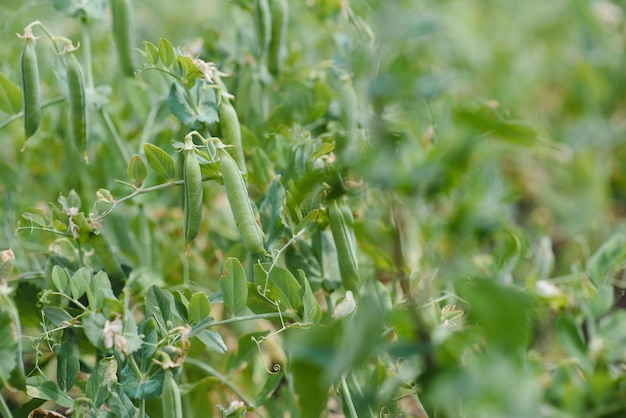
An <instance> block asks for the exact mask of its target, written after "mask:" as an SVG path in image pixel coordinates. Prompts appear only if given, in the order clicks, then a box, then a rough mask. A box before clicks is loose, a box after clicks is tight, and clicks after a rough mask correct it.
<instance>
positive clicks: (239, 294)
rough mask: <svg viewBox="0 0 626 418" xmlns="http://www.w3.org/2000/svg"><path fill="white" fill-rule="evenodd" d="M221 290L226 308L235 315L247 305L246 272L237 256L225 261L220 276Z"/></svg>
mask: <svg viewBox="0 0 626 418" xmlns="http://www.w3.org/2000/svg"><path fill="white" fill-rule="evenodd" d="M220 290H221V291H222V295H223V297H224V306H225V307H226V310H228V312H230V313H231V314H232V315H233V316H237V315H239V314H240V313H241V312H242V311H243V309H244V308H245V307H246V301H247V299H248V284H247V280H246V272H245V271H244V269H243V266H242V265H241V263H240V262H239V260H237V259H236V258H229V259H228V260H226V263H224V270H223V272H222V276H221V277H220Z"/></svg>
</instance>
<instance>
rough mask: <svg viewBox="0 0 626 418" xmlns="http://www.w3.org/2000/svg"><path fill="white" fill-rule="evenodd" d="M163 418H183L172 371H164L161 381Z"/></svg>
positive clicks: (178, 392) (178, 390)
mask: <svg viewBox="0 0 626 418" xmlns="http://www.w3.org/2000/svg"><path fill="white" fill-rule="evenodd" d="M161 404H162V407H163V410H162V416H163V418H183V407H182V402H181V396H180V389H179V388H178V384H177V383H176V381H175V380H174V376H172V371H171V370H169V369H166V370H165V378H164V379H163V393H162V395H161Z"/></svg>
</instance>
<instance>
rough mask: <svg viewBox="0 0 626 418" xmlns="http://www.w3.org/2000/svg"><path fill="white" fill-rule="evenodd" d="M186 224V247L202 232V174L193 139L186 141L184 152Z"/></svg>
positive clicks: (184, 225)
mask: <svg viewBox="0 0 626 418" xmlns="http://www.w3.org/2000/svg"><path fill="white" fill-rule="evenodd" d="M184 159H185V161H184V166H183V180H184V182H185V184H184V192H183V193H184V202H183V210H184V212H185V213H184V224H183V231H184V235H185V245H189V243H190V242H191V241H193V239H194V238H195V237H196V236H198V232H200V222H201V221H202V172H201V171H200V163H199V162H198V157H197V156H196V152H195V146H194V145H193V142H192V140H191V138H187V139H186V143H185V151H184Z"/></svg>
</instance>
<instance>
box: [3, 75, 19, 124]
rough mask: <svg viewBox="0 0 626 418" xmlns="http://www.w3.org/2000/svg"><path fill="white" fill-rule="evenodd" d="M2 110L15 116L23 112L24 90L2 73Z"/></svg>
mask: <svg viewBox="0 0 626 418" xmlns="http://www.w3.org/2000/svg"><path fill="white" fill-rule="evenodd" d="M0 110H2V111H3V112H5V113H8V114H9V115H14V114H16V113H19V112H20V111H21V110H22V89H20V88H19V87H18V86H17V85H16V84H13V83H12V82H11V80H9V79H8V78H7V76H6V75H4V74H3V73H0Z"/></svg>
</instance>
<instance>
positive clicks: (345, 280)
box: [328, 200, 360, 294]
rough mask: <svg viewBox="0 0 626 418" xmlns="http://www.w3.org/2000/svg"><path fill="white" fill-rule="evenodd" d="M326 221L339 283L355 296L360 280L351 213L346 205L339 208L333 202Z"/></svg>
mask: <svg viewBox="0 0 626 418" xmlns="http://www.w3.org/2000/svg"><path fill="white" fill-rule="evenodd" d="M328 221H329V223H330V230H331V232H332V234H333V240H334V241H335V247H337V257H338V259H339V271H340V273H341V282H342V284H343V287H344V288H346V290H352V291H353V292H355V294H357V293H358V290H359V284H360V279H359V269H358V265H357V260H356V239H355V237H354V218H353V216H352V212H351V211H350V208H349V207H348V206H347V205H346V204H344V203H342V204H341V207H340V206H339V204H338V203H337V201H336V200H335V201H333V202H332V203H331V204H330V206H329V207H328Z"/></svg>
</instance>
